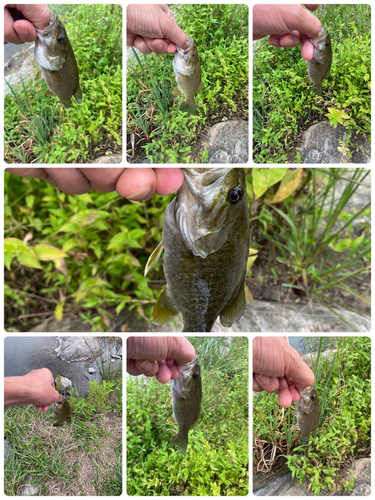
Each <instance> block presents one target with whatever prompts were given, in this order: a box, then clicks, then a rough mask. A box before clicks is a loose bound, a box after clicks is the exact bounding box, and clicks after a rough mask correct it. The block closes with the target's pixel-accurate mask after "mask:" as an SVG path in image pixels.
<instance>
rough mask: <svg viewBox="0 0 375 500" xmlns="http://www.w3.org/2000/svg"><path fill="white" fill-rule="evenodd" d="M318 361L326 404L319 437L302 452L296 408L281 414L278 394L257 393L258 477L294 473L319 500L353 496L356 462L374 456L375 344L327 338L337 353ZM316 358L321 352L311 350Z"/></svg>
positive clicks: (321, 395) (362, 339)
mask: <svg viewBox="0 0 375 500" xmlns="http://www.w3.org/2000/svg"><path fill="white" fill-rule="evenodd" d="M313 340H318V341H319V340H320V342H319V345H318V351H317V353H318V355H317V357H316V358H314V359H313V358H312V357H311V359H310V360H308V361H307V362H310V363H311V367H312V368H313V371H314V374H315V384H314V385H315V387H316V389H317V391H318V396H319V401H320V421H319V426H318V432H317V434H316V435H315V436H314V437H310V440H309V443H308V445H305V446H300V445H299V443H298V434H299V432H298V431H297V430H294V429H293V426H294V425H295V423H296V410H295V406H296V405H295V404H293V408H291V407H289V408H287V409H284V408H281V407H280V406H279V405H278V401H277V394H266V393H264V392H263V393H259V394H257V393H254V395H253V408H254V411H253V431H254V462H253V471H254V474H256V473H258V472H264V473H268V472H271V471H272V472H273V473H274V472H276V471H279V472H281V471H282V470H284V471H287V468H289V470H291V472H292V476H293V477H297V479H298V480H299V482H300V483H301V484H304V486H305V487H306V488H309V489H311V491H312V492H313V493H314V494H315V495H319V493H320V492H321V491H322V490H327V491H329V492H330V494H334V492H340V491H342V490H345V491H350V490H351V489H352V487H353V483H354V479H353V477H352V473H351V474H349V477H347V475H346V474H347V471H348V470H349V472H350V468H351V464H352V463H353V460H354V459H356V458H362V457H368V456H369V455H370V450H371V441H370V440H371V340H370V338H369V337H344V338H339V337H335V338H329V339H327V337H325V338H324V340H325V341H327V340H329V342H330V348H331V349H333V352H332V353H331V355H330V356H327V357H323V356H321V352H322V344H323V338H320V339H319V338H315V339H313ZM310 352H316V351H313V350H311V351H310Z"/></svg>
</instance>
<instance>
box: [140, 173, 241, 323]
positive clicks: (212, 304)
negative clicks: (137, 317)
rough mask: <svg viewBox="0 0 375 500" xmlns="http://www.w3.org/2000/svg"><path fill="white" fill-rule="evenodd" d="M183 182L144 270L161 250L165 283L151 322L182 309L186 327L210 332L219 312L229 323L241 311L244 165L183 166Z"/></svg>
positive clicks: (167, 319) (166, 319) (165, 319)
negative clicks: (223, 166) (235, 166)
mask: <svg viewBox="0 0 375 500" xmlns="http://www.w3.org/2000/svg"><path fill="white" fill-rule="evenodd" d="M182 171H183V174H184V182H183V184H182V186H181V188H180V189H179V191H178V192H177V196H176V198H174V200H172V202H171V203H170V204H169V205H168V206H167V208H166V211H165V217H164V226H163V236H162V241H161V242H160V243H159V245H158V246H157V247H156V249H155V250H154V252H153V253H152V254H151V256H150V258H149V259H148V262H147V265H146V268H145V275H147V273H148V272H149V270H150V269H151V268H152V267H153V266H154V265H155V264H156V262H157V261H158V259H159V257H160V256H161V254H162V253H163V251H164V256H163V261H164V262H163V267H164V274H165V278H166V282H167V284H166V286H165V287H164V288H163V289H162V293H161V295H160V297H159V299H158V301H157V302H156V304H155V307H154V310H153V314H152V322H153V323H154V324H156V325H165V324H167V323H169V322H170V321H172V319H173V318H174V317H175V316H176V314H178V312H181V314H182V319H183V322H184V328H183V331H184V332H210V331H211V328H212V326H213V324H214V322H215V320H216V318H218V317H219V316H220V322H221V324H222V325H223V326H226V327H229V326H231V325H232V324H233V323H234V322H235V321H238V320H239V319H240V317H241V316H242V314H243V312H244V309H245V305H246V300H245V275H246V266H247V259H248V254H249V245H250V234H249V213H248V203H247V193H246V176H245V171H244V169H243V168H183V169H182Z"/></svg>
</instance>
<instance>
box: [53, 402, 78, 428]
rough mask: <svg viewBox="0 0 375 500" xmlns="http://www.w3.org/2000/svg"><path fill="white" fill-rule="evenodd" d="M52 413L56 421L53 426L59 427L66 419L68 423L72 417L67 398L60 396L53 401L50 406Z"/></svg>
mask: <svg viewBox="0 0 375 500" xmlns="http://www.w3.org/2000/svg"><path fill="white" fill-rule="evenodd" d="M52 410H53V414H54V417H55V420H56V422H55V423H54V424H53V426H54V427H61V426H63V425H64V422H65V421H66V422H67V423H68V424H70V423H71V421H72V419H71V416H72V413H73V411H72V407H71V406H70V403H69V401H68V400H67V399H65V398H64V397H63V396H60V397H59V399H58V400H57V401H55V402H54V403H53V406H52Z"/></svg>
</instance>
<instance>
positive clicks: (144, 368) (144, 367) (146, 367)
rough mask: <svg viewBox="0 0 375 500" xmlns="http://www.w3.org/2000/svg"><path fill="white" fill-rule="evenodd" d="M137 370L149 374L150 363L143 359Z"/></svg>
mask: <svg viewBox="0 0 375 500" xmlns="http://www.w3.org/2000/svg"><path fill="white" fill-rule="evenodd" d="M139 370H142V371H143V372H150V371H151V370H152V363H151V361H149V360H148V359H145V360H144V361H143V363H142V364H141V365H140V366H139Z"/></svg>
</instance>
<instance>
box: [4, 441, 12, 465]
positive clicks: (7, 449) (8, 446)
mask: <svg viewBox="0 0 375 500" xmlns="http://www.w3.org/2000/svg"><path fill="white" fill-rule="evenodd" d="M13 448H14V446H13V445H12V444H11V443H10V442H9V441H7V440H6V439H5V441H4V460H6V459H7V458H8V457H9V455H10V452H11V451H12V449H13Z"/></svg>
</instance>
